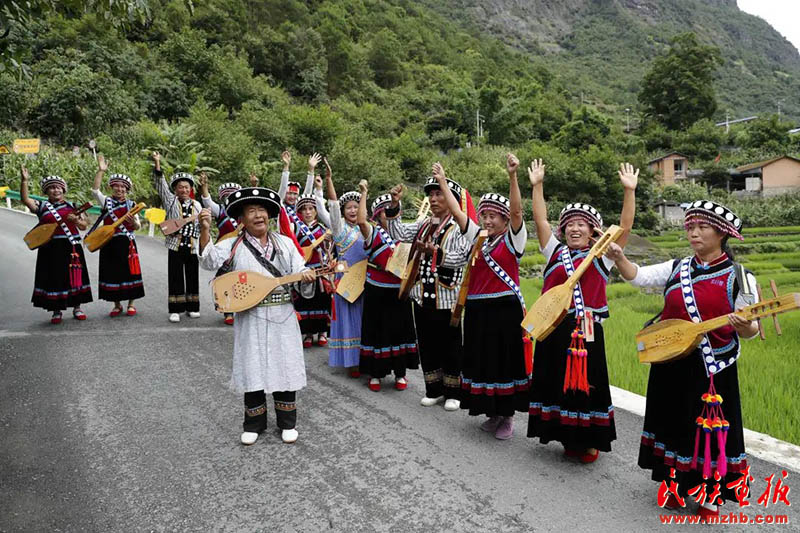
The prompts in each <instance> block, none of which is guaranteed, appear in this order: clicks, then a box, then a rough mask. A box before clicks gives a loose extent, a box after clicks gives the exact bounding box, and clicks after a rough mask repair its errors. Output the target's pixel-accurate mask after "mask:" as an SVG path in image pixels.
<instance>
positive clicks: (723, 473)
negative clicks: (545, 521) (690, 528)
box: [607, 200, 758, 519]
mask: <svg viewBox="0 0 800 533" xmlns="http://www.w3.org/2000/svg"><path fill="white" fill-rule="evenodd" d="M684 226H685V228H686V238H687V240H688V241H689V244H690V245H691V247H692V250H693V252H694V253H693V255H690V256H687V257H684V258H683V259H676V260H673V261H665V262H664V263H660V264H657V265H651V266H643V267H640V266H638V265H636V264H634V263H631V262H630V261H629V260H628V259H627V258H626V257H625V255H624V254H623V253H622V250H621V249H620V247H619V246H615V245H613V244H612V245H611V247H610V249H609V251H608V254H607V255H608V256H609V257H610V258H613V259H614V260H615V261H616V265H617V269H618V270H619V272H620V274H622V277H623V278H624V279H626V280H628V281H629V282H630V283H631V284H632V285H634V286H636V287H663V288H664V309H663V310H662V311H661V313H660V314H659V315H658V317H657V318H658V319H660V320H666V319H681V320H691V321H692V322H700V321H706V320H710V319H712V318H715V317H718V316H723V315H728V325H727V326H724V327H722V328H719V329H715V330H713V331H711V332H709V333H707V334H706V335H705V336H704V337H703V339H702V341H701V342H700V345H699V346H698V347H697V348H696V349H695V350H694V351H693V352H692V353H690V354H689V355H688V356H686V357H684V358H681V359H677V360H673V361H669V362H666V363H659V364H654V365H651V366H650V377H649V379H648V382H647V407H646V409H645V416H644V429H643V431H642V438H641V444H640V446H639V466H640V467H641V468H644V469H646V470H650V471H651V472H652V479H653V481H658V482H660V483H661V485H662V487H667V486H669V485H671V483H672V482H673V481H674V482H675V483H677V490H676V491H675V492H673V493H669V491H667V490H659V501H658V504H659V506H662V507H664V506H665V507H668V508H670V509H674V508H678V507H683V506H684V505H685V502H684V498H687V497H688V496H690V495H691V496H694V497H695V500H696V501H697V500H700V502H701V505H700V508H699V510H698V514H699V515H700V516H701V517H703V518H704V519H707V518H708V517H709V516H719V508H718V504H720V503H722V502H723V501H724V500H729V499H734V498H735V494H734V489H733V488H732V487H733V486H735V485H736V482H737V480H739V479H741V478H742V477H743V476H745V477H746V473H747V472H748V466H747V456H746V454H745V449H744V432H743V426H742V409H741V400H740V397H739V375H738V365H737V364H736V360H737V359H738V357H739V354H740V342H739V339H740V337H744V338H751V337H753V336H755V335H756V333H757V332H758V324H757V322H755V321H752V322H751V321H749V320H747V319H745V318H742V317H740V316H737V315H735V314H733V312H734V311H735V310H737V309H740V308H742V307H746V306H748V305H752V304H754V303H756V301H757V297H756V294H757V290H756V279H755V277H754V276H753V274H752V273H750V272H748V271H746V270H745V269H744V268H743V267H742V266H741V265H739V264H737V263H734V262H733V256H732V255H731V253H730V250H729V248H728V245H727V242H728V239H729V238H730V237H733V238H735V239H740V240H743V239H742V235H741V233H740V232H741V228H742V221H741V219H739V217H738V216H736V214H735V213H734V212H733V211H731V210H730V209H728V208H727V207H725V206H724V205H721V204H718V203H716V202H712V201H710V200H698V201H696V202H693V203H692V204H690V206H689V208H688V209H687V210H686V214H685V218H684ZM744 483H745V484H746V483H747V480H744ZM716 489H718V491H717V490H716ZM715 495H716V496H715ZM717 496H718V497H717ZM703 500H705V501H703Z"/></svg>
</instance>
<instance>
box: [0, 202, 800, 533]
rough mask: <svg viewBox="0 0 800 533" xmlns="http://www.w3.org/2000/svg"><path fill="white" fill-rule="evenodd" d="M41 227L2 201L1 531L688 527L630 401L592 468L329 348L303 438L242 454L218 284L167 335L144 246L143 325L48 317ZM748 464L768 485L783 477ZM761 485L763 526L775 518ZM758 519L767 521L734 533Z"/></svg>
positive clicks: (321, 355) (154, 262) (301, 414)
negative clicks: (215, 304)
mask: <svg viewBox="0 0 800 533" xmlns="http://www.w3.org/2000/svg"><path fill="white" fill-rule="evenodd" d="M34 222H35V220H34V219H33V218H32V217H30V216H25V215H22V214H19V213H12V212H9V211H7V210H3V209H0V227H1V228H2V230H0V301H1V302H2V306H0V391H2V392H0V531H53V530H58V531H81V530H84V531H140V530H148V531H149V530H156V531H165V530H166V531H178V530H181V531H182V530H193V531H209V530H215V531H255V530H260V531H275V532H278V531H281V532H282V531H311V532H316V531H328V530H331V531H390V530H391V531H398V532H400V531H424V532H445V531H447V532H449V531H575V532H580V531H650V530H654V529H663V530H665V531H672V530H675V526H672V527H662V526H660V525H659V524H660V522H659V518H658V515H659V512H660V509H659V508H658V507H657V506H656V504H655V496H656V490H657V484H656V483H654V482H652V481H650V480H649V476H648V474H647V473H646V472H645V471H643V470H640V469H639V468H638V467H637V466H636V454H637V450H638V438H639V434H640V431H641V426H642V420H641V418H639V417H637V416H635V415H633V414H630V413H627V412H625V411H621V410H617V412H616V424H617V433H618V440H617V441H616V442H615V443H614V446H613V447H614V451H613V452H612V453H610V454H603V455H602V456H601V458H600V460H599V461H598V462H597V463H595V464H593V465H589V466H583V465H580V464H578V463H575V462H572V461H570V460H566V459H565V458H564V457H563V456H562V450H561V447H560V446H559V445H556V444H550V445H547V446H543V445H540V444H536V443H534V442H533V441H532V440H531V439H527V438H525V429H526V424H527V417H525V416H518V417H517V420H518V425H517V427H516V434H515V435H514V437H513V439H511V440H509V441H506V442H500V441H497V440H495V439H494V437H493V436H492V435H490V434H486V433H484V432H482V431H480V430H479V429H478V425H479V423H480V422H481V421H482V420H478V419H476V418H471V417H469V416H467V415H466V414H464V413H462V412H456V413H448V412H446V411H444V410H443V409H442V408H441V406H437V407H432V408H423V407H421V406H420V405H419V399H420V397H421V396H422V395H423V386H422V375H421V372H420V371H414V372H412V373H411V374H410V376H409V377H410V380H411V384H410V386H409V389H408V390H407V391H405V392H398V391H395V390H394V389H393V388H389V389H385V390H384V391H383V392H381V393H378V394H376V393H373V392H370V391H369V390H368V389H367V387H366V384H365V381H364V380H353V379H350V378H349V377H347V376H346V375H345V374H344V373H343V372H342V371H341V370H333V369H330V368H328V366H327V364H326V363H327V353H326V351H325V350H323V349H319V348H316V349H312V350H308V351H307V352H306V353H307V359H306V366H307V372H308V380H309V384H308V387H307V388H306V389H305V390H303V391H302V392H300V393H299V401H298V406H299V409H298V430H299V432H300V439H299V440H298V442H297V443H296V444H294V445H286V444H283V443H282V442H281V441H280V437H279V434H278V432H277V430H276V429H274V425H273V426H272V428H271V429H270V430H268V431H267V432H266V433H265V434H264V435H262V437H261V438H260V439H259V441H258V442H257V443H256V445H254V446H251V447H244V446H241V445H240V444H239V442H238V439H239V432H240V430H241V416H242V414H241V413H242V405H241V397H240V396H238V395H236V394H234V393H233V392H231V391H230V390H229V388H228V380H229V376H230V364H231V350H232V331H231V328H228V327H225V326H224V325H223V324H222V320H221V317H220V316H219V315H217V314H216V313H214V311H213V310H212V307H211V305H210V296H209V292H210V290H209V288H208V286H207V282H208V280H209V278H210V273H208V272H205V271H201V280H202V281H201V301H202V317H201V318H200V319H196V320H190V319H188V318H183V319H182V321H181V323H180V324H170V323H168V322H167V312H166V299H167V298H166V294H167V287H166V251H165V249H164V248H163V245H162V244H161V243H160V242H159V241H157V240H152V239H147V238H140V240H139V242H140V248H141V253H142V265H143V271H144V279H145V287H146V291H147V296H146V298H145V299H144V300H142V301H140V302H139V303H138V309H139V312H140V313H139V315H138V316H136V317H134V318H128V317H120V318H115V319H111V318H108V317H107V313H108V311H109V309H110V305H109V304H108V303H107V302H94V303H91V304H89V305H86V306H85V308H84V309H85V310H86V312H87V314H88V315H89V320H87V321H85V322H78V321H75V320H73V319H72V318H71V316H70V315H69V314H66V315H65V320H64V323H63V324H61V325H60V326H52V325H50V324H49V315H48V314H47V313H46V312H44V311H42V310H38V309H34V308H33V307H32V306H31V305H30V303H29V302H30V294H31V291H32V283H33V272H34V264H35V255H36V254H35V252H30V251H28V250H27V248H26V247H25V246H24V243H23V242H22V238H21V237H22V235H23V234H24V233H25V232H26V231H27V230H28V229H29V228H30V227H32V226H33V223H34ZM88 256H89V270H90V272H91V279H92V284H93V292H94V295H95V297H96V295H97V293H96V283H97V254H88ZM270 423H271V424H274V416H273V413H272V411H271V409H270ZM752 463H753V472H754V473H755V474H756V478H757V481H756V484H755V487H754V491H755V490H758V493H760V492H761V491H762V490H763V488H764V486H765V483H764V481H763V480H762V479H763V478H764V477H766V476H767V475H769V474H771V473H776V472H778V475H780V474H779V472H780V468H779V467H777V466H776V465H772V464H769V463H765V462H763V461H760V460H753V461H752ZM791 476H794V477H791ZM759 478H762V479H759ZM793 479H794V480H798V479H800V477H798V476H797V474H790V478H789V481H790V482H791V481H792V480H793ZM796 483H797V482H796V481H795V484H796ZM790 485H791V483H790ZM792 486H795V485H792ZM799 487H800V486H799ZM792 492H793V494H790V499H791V498H792V496H794V494H796V493H795V492H794V491H792ZM758 493H757V494H755V495H754V496H753V495H751V498H752V503H753V505H751V506H750V507H748V508H746V513H747V514H748V515H749V516H751V517H752V516H754V515H755V514H756V513H757V512H759V510H760V511H761V512H765V511H764V510H763V508H762V507H758V509H756V505H755V499H756V498H757V497H758ZM726 507H727V508H728V509H727V510H734V511H736V512H737V513H738V512H739V509H738V506H736V504H735V503H734V504H733V505H730V504H729V505H728V506H726ZM798 507H799V506H798V505H795V506H793V507H786V506H783V505H781V506H770V508H769V509H768V510H767V512H775V513H781V514H788V515H789V519H790V521H791V523H790V525H789V526H782V527H773V528H770V529H778V530H781V531H789V530H797V529H796V528H798V527H799V525H800V516H798V512H797V508H798ZM684 514H685V513H684ZM754 527H755V528H756V530H758V529H759V528H766V527H767V526H749V527H742V526H738V527H735V528H725V530H726V531H730V530H742V531H746V530H749V531H752V530H753V528H754ZM683 528H686V529H689V528H688V526H683V527H679V528H678V530H681V529H683ZM715 529H717V528H715ZM719 529H720V530H721V528H719Z"/></svg>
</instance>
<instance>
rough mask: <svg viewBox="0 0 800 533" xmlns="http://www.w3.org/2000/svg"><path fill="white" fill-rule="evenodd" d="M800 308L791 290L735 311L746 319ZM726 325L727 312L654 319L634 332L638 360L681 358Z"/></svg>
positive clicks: (795, 294)
mask: <svg viewBox="0 0 800 533" xmlns="http://www.w3.org/2000/svg"><path fill="white" fill-rule="evenodd" d="M798 308H800V293H797V292H795V293H790V294H786V295H784V296H779V297H777V298H773V299H771V300H766V301H764V302H759V303H757V304H753V305H749V306H747V307H745V308H744V309H741V310H740V311H736V314H737V315H739V316H741V317H742V318H746V319H747V320H756V319H758V318H761V317H765V316H768V315H776V314H778V313H785V312H787V311H793V310H796V309H798ZM726 325H728V315H722V316H718V317H716V318H712V319H710V320H705V321H703V322H697V323H695V322H691V321H689V320H681V319H680V318H670V319H668V320H662V321H660V322H656V323H655V324H653V325H652V326H648V327H646V328H644V329H643V330H641V331H640V332H639V333H637V334H636V350H637V351H638V352H639V362H640V363H667V362H669V361H675V360H677V359H682V358H684V357H686V356H687V355H689V354H690V353H692V352H693V351H694V349H695V348H697V346H698V345H699V344H700V341H701V340H702V339H703V335H705V334H706V333H708V332H709V331H713V330H715V329H717V328H721V327H723V326H726Z"/></svg>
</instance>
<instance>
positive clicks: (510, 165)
mask: <svg viewBox="0 0 800 533" xmlns="http://www.w3.org/2000/svg"><path fill="white" fill-rule="evenodd" d="M518 168H519V159H517V156H515V155H514V154H511V153H509V154H507V155H506V170H507V171H508V173H509V175H511V174H516V173H517V169H518Z"/></svg>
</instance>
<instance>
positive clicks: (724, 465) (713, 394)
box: [691, 374, 730, 479]
mask: <svg viewBox="0 0 800 533" xmlns="http://www.w3.org/2000/svg"><path fill="white" fill-rule="evenodd" d="M700 399H701V400H702V401H703V411H702V412H701V413H700V416H698V417H697V418H696V419H695V423H696V425H697V430H696V432H695V438H694V455H693V456H692V463H691V468H692V469H697V457H698V452H699V451H700V432H701V430H702V432H703V433H704V434H705V446H704V450H703V471H702V472H703V478H704V479H710V478H711V476H712V474H713V471H712V467H711V464H712V461H711V434H712V433H715V434H716V441H717V449H718V454H717V468H716V473H717V474H719V475H720V477H725V475H726V474H727V473H728V458H727V457H726V455H725V445H726V443H727V440H728V429H729V428H730V423H729V422H728V421H727V420H725V415H724V413H723V412H722V396H720V395H719V394H717V391H716V389H715V388H714V376H713V374H712V375H711V378H710V381H709V387H708V392H707V393H705V394H703V395H702V396H701V397H700Z"/></svg>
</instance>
